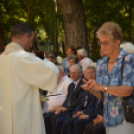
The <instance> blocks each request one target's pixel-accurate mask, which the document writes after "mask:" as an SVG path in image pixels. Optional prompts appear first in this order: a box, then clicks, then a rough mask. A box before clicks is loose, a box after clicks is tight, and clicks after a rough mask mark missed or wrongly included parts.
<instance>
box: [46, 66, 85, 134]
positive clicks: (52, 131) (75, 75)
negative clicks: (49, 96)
mask: <svg viewBox="0 0 134 134" xmlns="http://www.w3.org/2000/svg"><path fill="white" fill-rule="evenodd" d="M82 74H83V73H82V69H81V66H80V65H79V64H75V65H73V66H71V68H70V78H71V79H72V80H73V82H72V83H71V84H70V85H69V87H68V94H67V97H66V99H65V101H64V103H63V105H62V106H61V107H60V108H58V109H57V110H56V111H53V112H49V113H47V114H45V116H44V121H45V127H46V132H47V134H58V133H60V131H59V130H58V128H57V126H56V120H57V118H58V117H61V116H64V115H70V113H71V112H72V111H73V110H75V108H76V106H77V104H78V103H79V102H80V100H81V97H82V94H83V89H82V88H81V85H82V84H83V81H82Z"/></svg>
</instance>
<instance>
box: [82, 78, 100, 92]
mask: <svg viewBox="0 0 134 134" xmlns="http://www.w3.org/2000/svg"><path fill="white" fill-rule="evenodd" d="M82 80H83V82H84V83H85V84H84V85H82V86H81V87H82V88H83V89H84V90H88V91H92V90H94V89H97V90H101V89H102V88H101V87H102V85H101V84H99V83H98V82H97V81H96V80H94V79H92V80H88V81H87V80H85V79H82Z"/></svg>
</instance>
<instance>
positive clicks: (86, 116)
mask: <svg viewBox="0 0 134 134" xmlns="http://www.w3.org/2000/svg"><path fill="white" fill-rule="evenodd" d="M88 118H89V115H85V114H83V115H81V116H80V117H79V120H81V119H88Z"/></svg>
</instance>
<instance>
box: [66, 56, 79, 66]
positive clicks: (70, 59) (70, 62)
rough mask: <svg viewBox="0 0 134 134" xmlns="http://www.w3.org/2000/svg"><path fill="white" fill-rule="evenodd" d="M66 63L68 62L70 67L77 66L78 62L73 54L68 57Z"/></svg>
mask: <svg viewBox="0 0 134 134" xmlns="http://www.w3.org/2000/svg"><path fill="white" fill-rule="evenodd" d="M68 62H69V67H71V66H72V65H74V64H78V62H79V60H78V57H77V56H76V55H74V54H73V55H71V56H69V57H68Z"/></svg>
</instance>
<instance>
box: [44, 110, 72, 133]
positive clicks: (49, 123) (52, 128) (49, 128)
mask: <svg viewBox="0 0 134 134" xmlns="http://www.w3.org/2000/svg"><path fill="white" fill-rule="evenodd" d="M67 115H70V113H67V112H65V113H60V114H54V112H49V113H47V114H45V115H44V122H45V128H46V133H47V134H60V129H58V127H57V126H56V121H57V119H58V118H60V117H63V116H67Z"/></svg>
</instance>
